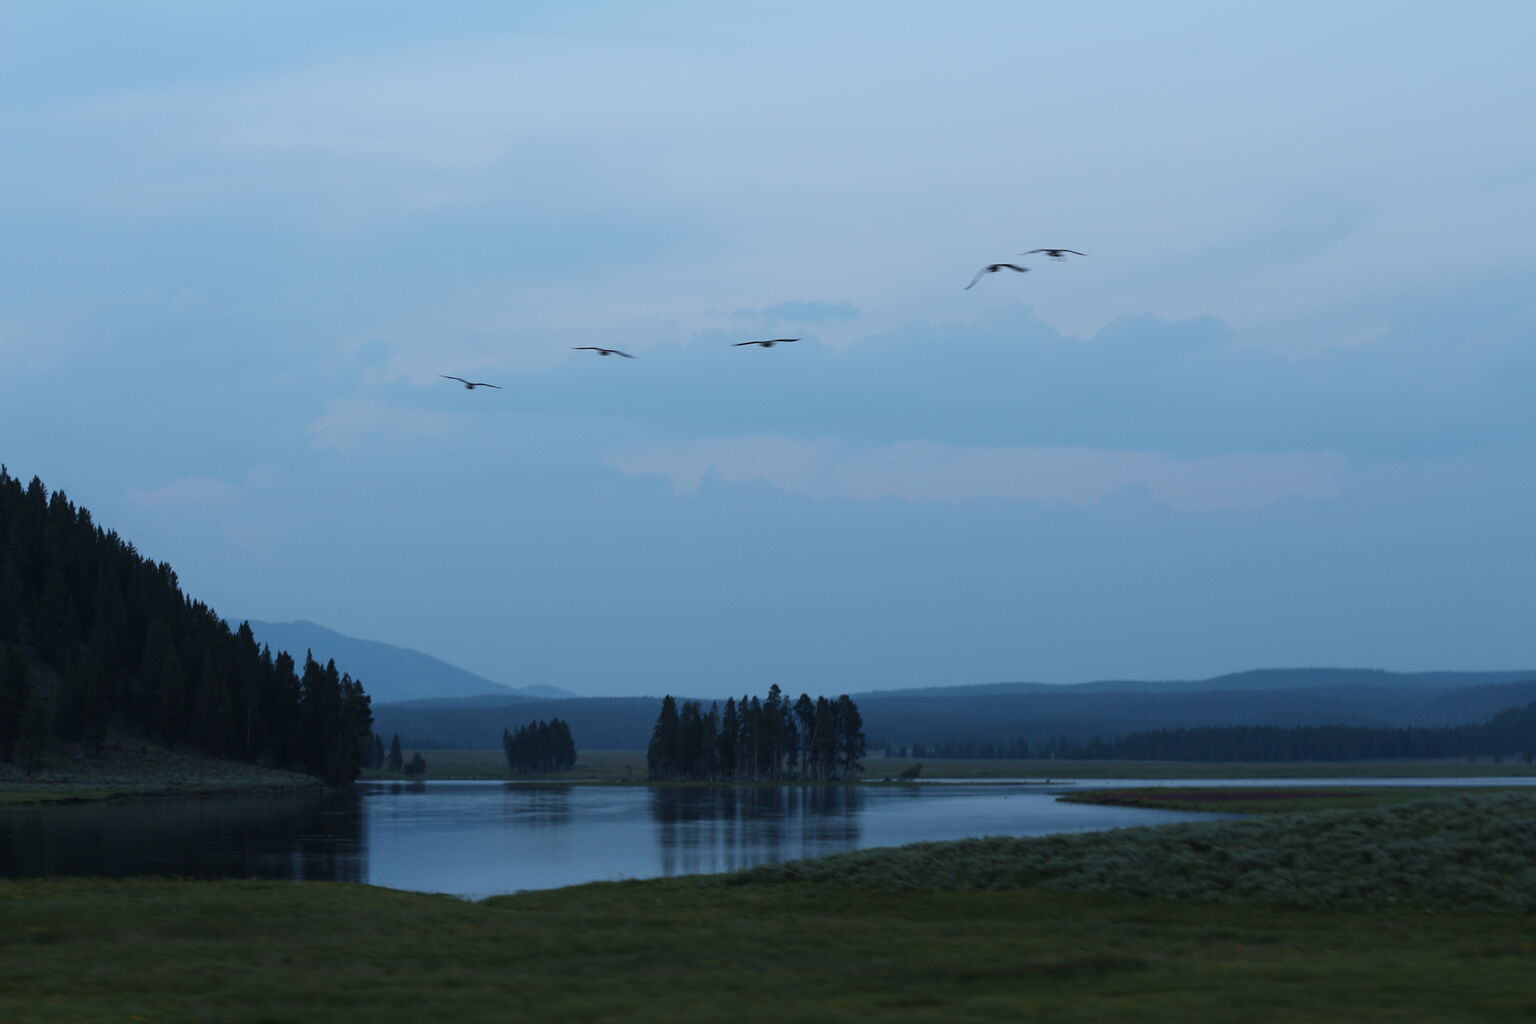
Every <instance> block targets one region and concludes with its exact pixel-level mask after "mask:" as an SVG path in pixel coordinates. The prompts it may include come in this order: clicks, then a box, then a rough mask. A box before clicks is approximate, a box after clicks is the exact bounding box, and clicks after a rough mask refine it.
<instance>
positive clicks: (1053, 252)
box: [438, 249, 1088, 391]
mask: <svg viewBox="0 0 1536 1024" xmlns="http://www.w3.org/2000/svg"><path fill="white" fill-rule="evenodd" d="M1036 253H1044V254H1045V256H1046V257H1047V258H1048V259H1052V260H1055V261H1056V262H1058V263H1064V262H1066V259H1067V253H1071V254H1072V255H1073V256H1086V255H1088V254H1087V253H1085V252H1078V251H1077V250H1076V249H1030V250H1029V251H1028V252H1021V253H1019V255H1020V256H1033V255H1035V254H1036ZM999 270H1013V271H1017V272H1018V273H1020V274H1027V273H1029V268H1028V267H1021V266H1019V265H1018V264H1016V263H988V264H987V265H986V266H984V267H982V268H981V269H980V270H978V271H976V276H975V277H973V278H971V283H970V284H968V285H966V286H965V287H964V288H962V289H961V291H970V290H971V289H972V288H974V287H976V282H977V281H980V280H981V279H982V278H983V277H985V276H986V275H988V274H995V273H997V272H998V271H999ZM799 340H800V339H799V338H767V339H764V340H762V341H737V342H733V343H732V345H733V347H735V348H741V347H742V346H743V345H761V346H762V347H763V348H773V346H775V345H788V344H789V343H790V342H794V341H799ZM571 351H573V352H596V353H597V354H598V355H600V356H623V357H624V358H625V359H633V358H635V357H634V356H632V355H630V354H629V353H628V352H621V351H619V350H618V349H616V348H602V347H600V346H597V345H573V346H571ZM438 376H440V377H442V378H443V379H445V380H456V381H458V382H459V383H460V384H463V385H464V389H465V390H466V391H473V390H475V388H495V389H496V390H498V391H500V390H502V387H501V385H500V384H488V383H486V382H485V381H483V380H465V379H464V378H463V377H455V376H453V375H452V374H449V373H442V374H438Z"/></svg>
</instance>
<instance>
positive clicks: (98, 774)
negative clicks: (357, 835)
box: [0, 737, 320, 807]
mask: <svg viewBox="0 0 1536 1024" xmlns="http://www.w3.org/2000/svg"><path fill="white" fill-rule="evenodd" d="M319 784H320V783H319V781H318V780H316V779H314V778H311V777H310V776H308V775H299V774H297V773H295V772H282V771H275V770H273V769H270V768H258V767H257V766H256V765H252V764H240V763H238V762H235V761H220V760H216V759H214V758H209V757H200V756H198V755H196V754H183V753H177V752H175V751H171V750H167V749H165V748H164V747H160V746H157V745H155V744H153V743H148V742H144V741H141V740H137V739H135V740H131V741H130V740H127V739H124V738H121V737H111V738H109V739H108V741H107V743H106V745H105V747H104V749H103V750H102V751H101V753H100V754H98V755H96V756H94V757H91V758H89V759H83V758H82V759H78V760H77V759H75V758H72V757H70V756H68V755H67V754H65V753H62V752H59V753H54V754H52V755H51V756H50V757H49V758H48V760H47V761H46V762H45V764H44V765H43V767H42V768H41V769H40V770H39V771H37V772H35V773H34V774H32V775H30V776H29V775H27V774H25V773H23V772H22V771H21V769H19V768H17V767H16V766H15V765H13V764H0V807H5V806H6V805H17V804H36V803H79V802H84V801H91V800H111V799H121V798H144V797H160V796H196V795H209V794H215V793H258V792H260V793H276V792H283V791H287V790H299V789H309V788H312V787H315V786H318V785H319Z"/></svg>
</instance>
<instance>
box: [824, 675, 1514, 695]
mask: <svg viewBox="0 0 1536 1024" xmlns="http://www.w3.org/2000/svg"><path fill="white" fill-rule="evenodd" d="M1527 679H1536V670H1533V669H1521V670H1515V671H1503V672H1498V671H1495V672H1388V671H1386V670H1385V669H1379V668H1256V669H1249V670H1248V671H1246V672H1229V673H1227V674H1226V675H1220V676H1211V677H1210V678H1208V679H1165V680H1148V679H1101V680H1097V681H1095V682H1091V683H1070V684H1061V683H980V684H972V685H960V686H923V687H918V688H916V689H909V690H866V691H864V692H863V693H855V694H853V698H854V699H855V700H858V701H863V700H864V699H865V698H885V697H961V696H966V697H1000V696H1004V695H1008V694H1025V693H1029V694H1047V693H1050V694H1063V693H1208V692H1210V691H1214V690H1306V689H1315V688H1317V687H1336V686H1350V687H1353V686H1386V687H1393V688H1397V689H1415V690H1448V689H1453V688H1456V687H1462V686H1489V685H1492V684H1495V683H1516V682H1523V681H1525V680H1527Z"/></svg>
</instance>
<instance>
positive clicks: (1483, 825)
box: [727, 791, 1536, 913]
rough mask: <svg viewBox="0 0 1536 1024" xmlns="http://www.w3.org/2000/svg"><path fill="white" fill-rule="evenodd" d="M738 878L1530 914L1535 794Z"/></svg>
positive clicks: (950, 849)
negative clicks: (1028, 889) (1044, 890)
mask: <svg viewBox="0 0 1536 1024" xmlns="http://www.w3.org/2000/svg"><path fill="white" fill-rule="evenodd" d="M727 881H728V882H730V883H733V884H737V885H748V886H750V885H773V884H780V883H784V882H814V883H819V884H826V883H835V884H838V885H845V886H852V887H856V888H862V889H873V890H892V891H963V890H978V889H993V890H1008V889H1024V888H1041V889H1051V890H1063V891H1075V892H1097V893H1114V894H1123V895H1130V896H1140V897H1155V898H1158V899H1165V900H1178V901H1183V902H1216V903H1251V904H1267V905H1273V906H1293V907H1302V908H1319V909H1320V908H1331V909H1340V908H1346V909H1362V908H1371V907H1383V906H1396V907H1404V908H1410V907H1411V908H1416V909H1420V910H1429V911H1439V912H1446V911H1455V912H1469V911H1486V912H1497V911H1513V912H1520V913H1532V912H1536V794H1532V793H1528V792H1520V791H1501V792H1495V793H1476V794H1469V795H1464V796H1454V797H1445V798H1439V799H1425V800H1416V801H1412V802H1409V803H1404V804H1401V805H1398V806H1389V807H1376V808H1371V809H1367V810H1342V811H1318V812H1312V813H1306V814H1280V815H1270V816H1261V817H1253V818H1246V819H1239V820H1222V821H1201V822H1189V823H1184V824H1177V825H1163V826H1158V827H1156V828H1129V829H1117V830H1114V831H1111V832H1107V833H1079V834H1072V835H1053V836H1042V837H1038V838H1028V839H1017V838H1006V837H1004V838H999V837H994V838H988V839H965V840H960V841H958V842H952V843H919V844H915V845H912V846H903V847H898V848H894V849H881V850H863V851H857V852H854V853H845V854H838V855H835V856H832V857H825V858H822V859H820V860H809V861H794V862H790V863H786V864H772V865H765V866H763V867H759V868H754V869H752V870H749V871H744V872H739V873H737V874H734V875H730V876H727Z"/></svg>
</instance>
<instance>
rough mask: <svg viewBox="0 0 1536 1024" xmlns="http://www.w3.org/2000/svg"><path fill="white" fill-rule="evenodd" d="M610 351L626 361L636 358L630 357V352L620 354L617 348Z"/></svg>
mask: <svg viewBox="0 0 1536 1024" xmlns="http://www.w3.org/2000/svg"><path fill="white" fill-rule="evenodd" d="M608 351H609V352H612V353H613V354H614V355H616V356H623V357H624V358H625V359H633V358H635V357H634V356H632V355H630V354H629V353H628V352H620V351H619V350H618V349H616V348H611V349H609V350H608Z"/></svg>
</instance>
